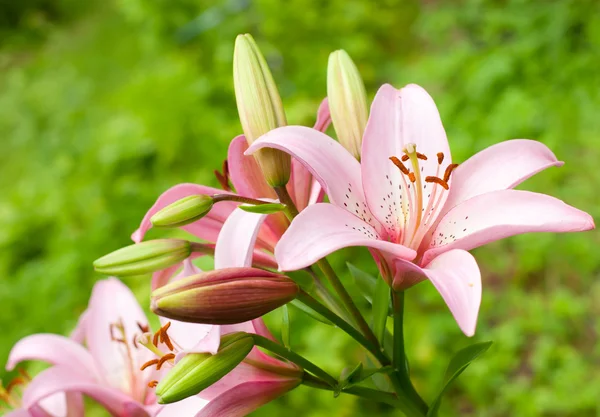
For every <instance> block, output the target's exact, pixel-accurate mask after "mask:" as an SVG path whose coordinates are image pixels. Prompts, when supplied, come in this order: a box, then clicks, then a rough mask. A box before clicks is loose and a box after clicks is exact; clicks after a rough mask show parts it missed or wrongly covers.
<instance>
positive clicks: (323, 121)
mask: <svg viewBox="0 0 600 417" xmlns="http://www.w3.org/2000/svg"><path fill="white" fill-rule="evenodd" d="M330 124H331V113H330V112H329V100H327V97H325V98H324V99H323V101H321V104H320V105H319V110H317V122H316V123H315V125H314V126H313V129H315V130H318V131H319V132H323V133H325V131H326V130H327V128H328V127H329V125H330Z"/></svg>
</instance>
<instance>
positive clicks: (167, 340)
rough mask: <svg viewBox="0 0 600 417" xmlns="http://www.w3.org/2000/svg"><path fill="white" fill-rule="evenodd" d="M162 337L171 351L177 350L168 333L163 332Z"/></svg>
mask: <svg viewBox="0 0 600 417" xmlns="http://www.w3.org/2000/svg"><path fill="white" fill-rule="evenodd" d="M162 335H163V339H164V344H165V345H167V347H168V348H169V350H173V349H175V346H173V343H172V342H171V338H170V337H169V335H168V334H167V332H166V331H163V332H162Z"/></svg>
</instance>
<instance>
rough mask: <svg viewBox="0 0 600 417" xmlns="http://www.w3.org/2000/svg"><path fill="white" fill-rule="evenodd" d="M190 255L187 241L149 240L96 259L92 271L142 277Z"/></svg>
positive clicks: (190, 246)
mask: <svg viewBox="0 0 600 417" xmlns="http://www.w3.org/2000/svg"><path fill="white" fill-rule="evenodd" d="M191 253H192V245H191V243H190V242H188V241H187V240H181V239H157V240H149V241H147V242H141V243H136V244H134V245H130V246H126V247H124V248H121V249H119V250H116V251H114V252H112V253H109V254H108V255H105V256H103V257H102V258H100V259H96V260H95V261H94V269H95V270H96V271H97V272H100V273H101V274H106V275H115V276H128V275H142V274H147V273H150V272H155V271H160V270H161V269H165V268H168V267H170V266H172V265H175V264H177V263H179V262H181V261H183V260H184V259H186V258H187V257H188V256H190V254H191Z"/></svg>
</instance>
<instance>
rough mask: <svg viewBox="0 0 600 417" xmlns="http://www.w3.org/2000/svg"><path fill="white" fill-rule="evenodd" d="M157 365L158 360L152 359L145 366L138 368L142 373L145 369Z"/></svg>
mask: <svg viewBox="0 0 600 417" xmlns="http://www.w3.org/2000/svg"><path fill="white" fill-rule="evenodd" d="M157 363H158V359H152V360H150V361H148V362H146V363H145V364H143V365H142V367H141V368H140V371H143V370H144V369H146V368H147V367H149V366H152V365H156V364H157Z"/></svg>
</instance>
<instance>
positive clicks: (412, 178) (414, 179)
mask: <svg viewBox="0 0 600 417" xmlns="http://www.w3.org/2000/svg"><path fill="white" fill-rule="evenodd" d="M408 178H409V179H410V182H415V181H416V180H417V178H416V177H415V173H414V172H409V173H408Z"/></svg>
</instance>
